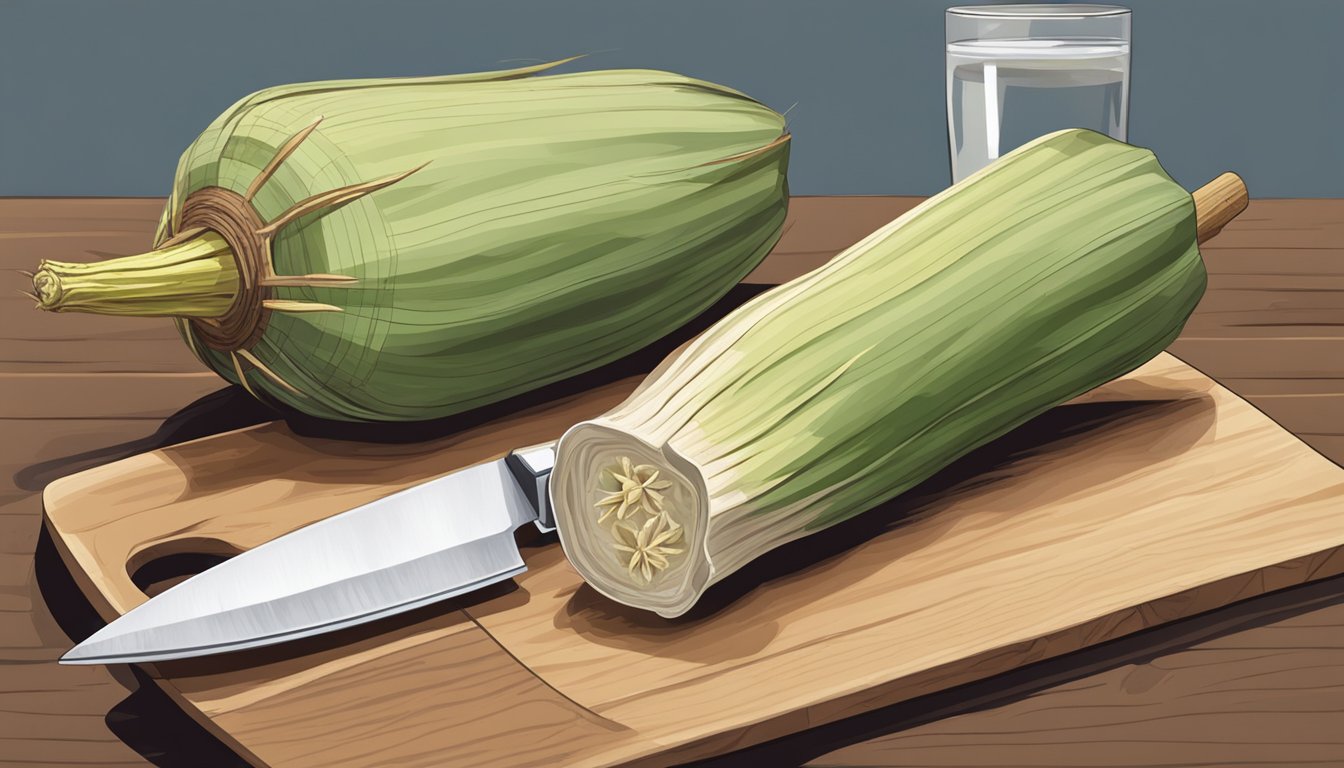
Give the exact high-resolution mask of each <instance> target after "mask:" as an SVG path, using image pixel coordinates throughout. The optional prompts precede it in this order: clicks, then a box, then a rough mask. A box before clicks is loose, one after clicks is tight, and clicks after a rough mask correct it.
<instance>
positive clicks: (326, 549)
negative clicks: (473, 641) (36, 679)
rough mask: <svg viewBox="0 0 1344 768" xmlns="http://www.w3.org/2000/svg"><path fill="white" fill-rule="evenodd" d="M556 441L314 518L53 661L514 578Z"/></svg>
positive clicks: (231, 638) (183, 643) (284, 632)
mask: <svg viewBox="0 0 1344 768" xmlns="http://www.w3.org/2000/svg"><path fill="white" fill-rule="evenodd" d="M554 463H555V451H554V444H553V443H549V444H546V445H541V446H536V447H533V448H526V449H521V450H517V451H514V452H513V453H510V454H509V455H508V456H506V457H505V458H503V459H499V460H498V461H494V462H490V463H488V464H479V465H476V466H473V467H469V468H467V469H463V470H460V471H457V472H454V473H452V474H450V475H445V476H444V477H440V478H437V479H434V480H430V481H428V482H425V483H421V484H420V485H417V486H414V487H412V488H407V489H406V490H403V491H400V492H398V493H394V494H392V495H390V496H386V497H384V498H381V499H378V500H377V501H373V502H370V503H368V504H365V505H363V506H359V507H355V508H354V509H351V510H348V511H346V512H342V513H340V514H337V515H334V516H332V517H329V518H327V519H325V520H320V521H318V522H316V523H313V524H312V525H308V526H305V527H303V528H300V529H298V530H296V531H293V532H291V533H288V534H286V535H284V536H280V537H279V538H276V539H274V540H272V541H269V542H267V543H265V544H263V545H261V546H259V547H256V548H255V549H251V550H248V551H247V552H244V553H242V554H240V555H238V556H236V557H233V558H230V559H229V560H226V561H224V562H223V563H220V564H219V565H217V566H215V567H213V568H211V569H209V570H207V571H205V572H203V573H200V574H198V575H196V576H193V577H192V578H190V579H187V580H186V581H184V582H182V583H181V584H178V585H176V586H174V587H172V588H171V589H168V590H166V591H165V592H163V593H162V594H160V595H157V596H155V597H153V598H151V599H149V600H148V601H147V602H145V603H143V604H141V605H139V606H137V607H136V608H134V609H132V610H130V611H128V612H127V613H126V614H125V615H124V616H122V617H120V618H118V619H116V620H115V621H113V622H112V623H111V624H108V625H107V626H106V627H103V628H102V629H100V630H99V631H97V632H95V633H94V634H93V635H92V636H91V637H89V638H88V639H87V640H85V641H84V642H82V643H80V644H79V645H77V646H75V647H74V648H72V649H71V650H70V651H69V652H67V653H66V654H65V655H64V656H62V657H61V663H63V664H121V663H132V662H148V661H167V660H170V659H183V658H189V657H193V656H205V655H209V654H215V653H224V652H227V651H238V650H243V649H247V648H258V647H261V646H266V645H273V644H276V643H282V642H286V641H288V640H295V639H298V638H301V637H310V636H312V635H319V634H322V633H325V632H331V631H334V630H337V629H342V628H345V627H351V626H355V625H358V624H363V623H365V622H369V621H374V620H375V619H380V618H383V617H385V616H392V615H395V614H398V613H402V612H404V611H409V610H411V609H413V608H419V607H421V606H424V605H429V604H431V603H434V602H437V601H440V600H446V599H448V598H450V597H455V596H458V595H462V594H465V593H467V592H471V591H473V590H476V589H480V588H481V587H484V586H487V585H489V584H494V583H496V582H499V581H503V580H505V579H509V578H512V577H514V576H516V575H518V574H520V573H522V572H523V571H525V570H527V566H525V565H524V564H523V558H522V556H521V555H520V554H519V553H518V546H517V544H516V543H515V542H514V538H513V532H514V531H515V530H516V529H518V528H519V527H521V526H524V525H527V524H528V523H532V524H534V525H536V526H537V528H539V529H540V530H542V531H543V532H550V531H553V530H555V523H554V517H553V516H552V514H551V508H550V501H549V497H548V494H547V487H548V481H549V479H550V474H551V467H552V466H553V465H554Z"/></svg>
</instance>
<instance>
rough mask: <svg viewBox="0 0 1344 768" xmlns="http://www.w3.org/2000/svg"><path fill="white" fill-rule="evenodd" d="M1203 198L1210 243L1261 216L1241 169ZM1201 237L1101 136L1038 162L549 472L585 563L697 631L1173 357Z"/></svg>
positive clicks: (608, 582) (757, 306)
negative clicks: (749, 586) (702, 603)
mask: <svg viewBox="0 0 1344 768" xmlns="http://www.w3.org/2000/svg"><path fill="white" fill-rule="evenodd" d="M1196 196H1197V198H1200V197H1201V196H1202V199H1203V202H1201V203H1200V209H1201V210H1200V213H1201V216H1200V221H1199V232H1198V234H1199V236H1200V238H1201V239H1203V238H1204V237H1205V236H1211V234H1212V233H1214V232H1216V231H1217V229H1219V228H1220V227H1221V225H1222V223H1223V222H1225V221H1226V220H1228V219H1230V218H1231V217H1232V216H1235V215H1236V213H1237V212H1239V211H1240V210H1241V208H1242V207H1244V205H1245V188H1244V186H1242V185H1241V182H1240V179H1237V178H1236V177H1235V176H1232V175H1231V174H1226V175H1224V176H1223V177H1220V178H1219V179H1218V180H1216V181H1215V182H1214V183H1213V184H1211V185H1209V187H1206V188H1205V189H1204V190H1201V192H1199V193H1196ZM1206 212H1207V214H1208V215H1207V216H1206V215H1205V213H1206ZM1196 225H1197V222H1196V203H1195V202H1192V198H1191V196H1190V195H1189V194H1187V193H1186V192H1185V191H1184V190H1183V189H1181V188H1180V187H1179V186H1177V185H1176V184H1175V183H1174V182H1173V181H1172V180H1171V179H1170V178H1168V177H1167V175H1166V174H1165V173H1164V172H1163V171H1162V168H1161V167H1160V166H1159V165H1158V163H1157V160H1156V159H1155V158H1154V156H1153V154H1152V153H1151V152H1149V151H1147V150H1143V149H1139V148H1135V147H1131V146H1128V145H1126V144H1123V143H1120V142H1116V141H1112V140H1110V139H1108V138H1106V137H1104V136H1102V135H1100V134H1097V133H1093V132H1090V131H1082V130H1070V131H1064V132H1061V133H1056V134H1052V135H1049V136H1046V137H1043V138H1041V139H1038V140H1037V141H1035V142H1033V143H1031V144H1029V145H1027V146H1024V147H1022V148H1020V149H1018V150H1017V151H1015V152H1013V153H1011V154H1009V155H1007V156H1005V157H1004V158H1002V159H1001V160H999V161H998V162H996V163H994V164H993V165H992V166H990V167H989V168H987V169H985V170H984V171H982V172H980V173H979V174H977V175H975V176H973V177H971V178H970V179H967V180H966V181H964V182H962V183H960V184H958V185H957V186H955V187H953V188H951V189H949V190H948V191H946V192H944V193H942V194H940V195H938V196H937V197H934V198H932V199H930V200H929V201H927V202H925V203H924V204H923V205H921V206H919V207H918V208H916V209H915V210H913V211H911V212H909V213H908V214H906V215H904V216H902V217H900V218H899V219H897V220H895V221H893V222H892V223H890V224H888V225H887V226H885V227H883V228H882V229H880V230H878V231H877V232H875V233H873V234H872V235H870V236H869V237H867V238H865V239H864V240H863V241H862V242H860V243H858V244H856V245H855V246H853V247H852V248H850V249H848V250H847V251H845V252H844V253H842V254H841V255H839V256H838V257H836V258H835V259H834V260H833V261H832V262H830V263H829V264H827V265H826V266H824V267H822V268H820V269H818V270H816V271H814V272H812V273H810V274H807V275H804V276H803V277H801V278H799V279H797V280H794V281H792V282H790V283H788V284H785V285H783V286H780V287H779V288H776V289H774V290H772V291H770V292H769V293H766V294H763V295H761V296H760V297H758V298H756V299H755V300H753V301H751V302H750V303H748V304H746V305H744V306H742V307H741V308H739V309H738V310H736V311H735V312H733V313H732V314H731V315H729V316H728V317H726V318H724V319H723V320H722V321H721V322H719V323H718V324H716V325H715V326H714V327H713V328H711V329H710V330H709V331H707V332H706V333H705V334H703V335H702V336H701V337H700V338H698V339H697V340H696V341H695V342H694V343H693V344H691V345H690V346H689V347H688V348H687V349H686V350H685V352H684V353H682V354H681V355H679V356H677V357H675V358H671V359H669V360H667V361H665V362H664V363H663V365H662V366H661V367H659V368H658V369H657V370H656V371H655V372H654V373H653V374H651V375H650V376H649V377H648V379H647V380H646V381H645V382H644V383H643V385H642V386H641V388H640V389H639V390H637V391H636V392H635V393H634V394H633V395H631V397H630V398H629V399H628V400H626V401H625V402H624V403H623V404H621V405H620V406H618V407H617V408H616V409H614V410H612V411H611V412H609V413H607V414H605V415H603V416H601V417H599V418H596V419H593V420H591V421H585V422H582V423H580V424H578V425H575V426H574V427H573V428H571V429H570V430H569V431H568V432H567V433H566V434H565V435H564V437H563V438H562V439H561V441H560V443H559V447H558V453H557V460H556V466H555V471H554V473H553V475H552V477H551V494H552V500H553V504H554V507H555V511H556V515H557V518H558V520H559V531H560V537H561V541H562V543H563V544H564V548H565V552H566V554H567V555H568V557H569V559H570V561H571V562H572V563H573V564H574V566H575V567H576V568H577V569H578V570H579V572H580V573H581V574H582V575H583V577H584V578H585V579H586V580H587V581H588V582H589V583H590V584H592V585H593V586H594V587H595V588H596V589H598V590H599V591H600V592H602V593H603V594H606V595H608V596H609V597H611V598H614V599H615V600H618V601H620V602H622V603H626V604H629V605H633V606H637V607H640V608H645V609H649V610H652V611H656V612H658V613H659V614H661V615H663V616H667V617H672V616H677V615H680V614H682V613H684V612H685V611H687V610H688V609H689V608H690V607H691V606H692V605H694V604H695V602H696V600H697V599H699V597H700V596H701V595H702V594H703V593H704V591H705V590H706V589H707V588H708V587H709V586H710V585H712V584H714V583H715V582H717V581H719V580H720V579H722V578H724V577H725V576H727V575H728V574H731V573H733V572H734V571H736V570H738V569H739V568H741V567H742V566H744V565H746V564H747V563H748V562H750V561H751V560H753V559H754V558H756V557H758V556H760V555H761V554H763V553H765V552H767V551H769V550H770V549H773V548H774V547H777V546H779V545H781V544H783V543H785V542H788V541H791V540H794V539H797V538H799V537H802V536H806V535H807V534H809V533H812V532H815V531H817V530H820V529H822V528H826V527H828V526H830V525H832V524H834V523H837V522H839V521H841V520H844V519H846V518H849V517H851V516H853V515H856V514H858V513H860V512H863V511H864V510H867V509H870V508H872V507H874V506H876V505H877V504H879V503H881V502H883V501H885V500H887V499H890V498H892V497H893V496H896V495H897V494H899V493H901V492H903V491H905V490H907V489H909V488H911V487H913V486H914V485H916V484H917V483H919V482H920V481H922V480H924V479H925V478H927V477H929V476H930V475H932V474H933V473H934V472H936V471H937V470H939V469H940V468H942V467H944V466H945V465H947V464H948V463H950V462H952V461H953V460H954V459H956V458H957V457H959V456H961V455H963V454H965V453H967V452H968V451H970V450H972V449H974V448H976V447H977V446H979V445H981V444H983V443H985V442H988V441H990V440H992V439H994V438H995V437H997V436H999V435H1002V434H1003V433H1005V432H1007V431H1008V430H1010V429H1012V428H1014V427H1016V426H1018V425H1020V424H1022V423H1023V422H1025V421H1027V420H1028V419H1030V418H1032V417H1033V416H1035V415H1037V414H1039V413H1041V412H1042V411H1044V410H1046V409H1048V408H1050V407H1051V406H1053V405H1055V404H1057V403H1061V402H1063V401H1066V400H1068V399H1070V398H1072V397H1074V396H1075V395H1078V394H1080V393H1082V392H1085V391H1087V390H1089V389H1091V388H1093V387H1096V386H1098V385H1100V384H1102V383H1104V382H1106V381H1108V380H1109V379H1112V378H1114V377H1116V376H1119V375H1121V374H1124V373H1126V372H1128V371H1131V370H1133V369H1134V368H1137V367H1138V366H1139V365H1141V364H1142V363H1144V362H1145V361H1147V360H1149V359H1150V358H1152V357H1153V356H1155V355H1156V354H1157V353H1158V352H1160V351H1161V350H1162V349H1163V348H1165V347H1166V346H1167V345H1168V344H1169V343H1170V342H1171V341H1172V340H1173V339H1174V338H1175V337H1176V335H1177V334H1178V333H1179V331H1180V329H1181V327H1182V326H1183V325H1184V323H1185V320H1186V318H1187V317H1188V316H1189V314H1190V312H1191V310H1193V309H1194V307H1195V304H1196V303H1197V302H1198V301H1199V298H1200V296H1201V295H1202V293H1203V291H1204V285H1205V272H1204V266H1203V263H1202V261H1201V259H1200V255H1199V251H1198V249H1197V247H1196V240H1197V226H1196Z"/></svg>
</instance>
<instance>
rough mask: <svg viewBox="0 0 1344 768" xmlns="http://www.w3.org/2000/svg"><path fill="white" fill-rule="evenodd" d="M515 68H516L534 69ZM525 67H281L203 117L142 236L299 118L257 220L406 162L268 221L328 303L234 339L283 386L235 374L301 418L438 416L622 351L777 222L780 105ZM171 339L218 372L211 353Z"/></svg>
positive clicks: (282, 136)
mask: <svg viewBox="0 0 1344 768" xmlns="http://www.w3.org/2000/svg"><path fill="white" fill-rule="evenodd" d="M533 69H538V68H533ZM527 73H528V72H526V71H521V72H520V71H513V72H506V73H487V74H484V75H469V76H454V77H446V78H419V79H414V80H367V81H343V82H339V83H312V84H306V85H301V86H283V87H280V88H274V89H269V90H266V91H261V92H259V93H257V94H253V95H251V96H249V97H247V98H246V99H243V100H242V101H240V102H239V103H238V104H237V105H235V106H234V107H232V108H231V109H230V110H228V111H227V112H225V113H224V114H223V115H221V116H220V117H219V118H218V119H217V120H216V121H215V122H214V123H212V124H211V125H210V126H209V127H208V128H207V129H206V130H205V132H204V133H202V134H201V136H200V137H199V138H198V139H197V140H196V141H195V142H194V143H193V144H192V145H191V146H190V147H189V148H188V149H187V151H186V152H185V154H184V155H183V157H182V160H181V162H180V164H179V167H178V171H177V175H176V180H175V185H174V189H173V194H172V197H171V198H170V200H169V204H168V208H167V210H166V211H165V217H164V221H163V223H162V224H161V227H160V239H163V238H165V237H166V236H167V235H168V233H169V232H171V231H172V230H173V229H174V227H173V226H170V220H171V218H172V217H175V216H177V215H178V213H177V211H179V210H180V206H181V202H182V201H183V200H185V199H186V197H187V196H188V195H189V194H190V193H192V192H194V191H196V190H199V189H202V188H206V187H223V188H225V189H228V190H232V191H234V192H237V193H239V194H242V193H244V192H245V190H246V189H247V188H248V185H249V184H251V183H252V181H253V179H254V178H255V177H256V176H257V174H258V173H259V172H260V171H261V169H262V168H263V167H265V166H266V164H267V163H268V162H269V161H270V160H271V158H272V157H273V156H274V155H275V154H276V151H277V149H278V148H279V147H280V146H281V145H283V144H284V143H285V142H286V141H287V140H288V139H289V138H290V137H291V136H293V135H295V134H296V133H297V132H299V131H300V130H301V129H303V128H304V127H306V126H308V125H310V124H311V123H313V121H314V120H315V119H317V118H318V117H319V116H320V117H322V121H321V123H320V124H319V125H318V127H317V129H316V130H315V131H314V132H313V133H312V134H311V135H310V136H309V137H308V138H307V139H306V140H305V141H303V142H302V143H301V144H300V145H299V146H298V149H297V151H295V152H294V154H293V155H291V156H290V157H289V158H288V159H287V160H285V162H284V163H283V164H282V165H281V166H280V167H279V170H278V171H277V172H276V174H275V175H274V176H273V177H272V178H271V179H270V180H269V181H268V182H267V183H266V184H265V185H264V186H263V187H261V189H260V191H259V192H258V194H257V195H256V197H255V198H254V200H253V205H254V207H255V209H256V210H257V213H258V214H259V215H260V217H261V218H262V219H263V220H264V221H273V220H275V219H276V217H278V216H280V215H281V214H282V213H283V212H284V211H285V210H286V209H288V208H290V207H291V206H293V205H294V204H295V203H297V202H299V201H301V200H303V199H304V198H307V197H309V196H311V195H314V194H318V193H321V192H325V191H327V190H331V189H336V188H339V187H344V186H347V185H351V184H357V183H360V182H366V181H371V180H376V179H380V178H384V177H388V176H392V175H395V174H399V173H402V172H405V171H408V170H411V169H413V168H416V167H418V166H421V165H422V164H424V163H426V162H428V165H427V166H425V167H424V168H422V169H421V170H419V171H417V172H415V173H413V174H412V175H410V176H409V177H407V178H405V179H403V180H401V181H399V182H397V183H395V184H393V185H391V186H389V187H386V188H383V189H380V190H377V191H376V192H373V193H372V194H369V195H367V196H365V197H362V198H360V199H358V200H356V201H354V202H352V203H349V204H346V205H344V206H340V207H337V208H333V209H328V210H323V211H319V212H316V213H311V214H308V215H307V216H304V217H302V218H300V219H298V220H296V221H294V222H292V223H290V224H288V225H286V226H285V227H284V228H283V229H281V230H280V231H279V233H278V234H277V235H276V238H275V240H274V243H273V246H272V251H273V262H274V267H275V271H276V273H277V274H280V275H296V274H297V275H301V274H309V273H333V274H338V275H349V276H353V277H356V278H358V279H359V282H358V284H357V285H356V286H354V287H322V288H314V287H275V288H271V289H270V290H271V296H272V298H276V299H289V300H297V301H308V302H317V303H321V304H330V305H334V306H337V307H340V308H341V309H342V310H343V312H339V313H337V312H307V313H293V314H289V313H283V312H271V313H270V315H269V318H268V321H267V325H266V328H265V332H264V335H263V336H262V338H261V339H260V341H259V342H258V343H256V344H255V346H253V347H252V348H251V350H250V351H251V353H252V354H253V355H255V356H256V357H257V358H258V359H259V360H260V361H261V362H262V363H263V364H264V365H265V366H266V367H267V368H269V369H270V370H271V371H274V372H275V374H277V375H278V376H279V377H280V378H281V379H283V380H284V381H286V382H287V383H289V384H290V385H292V386H293V387H295V388H297V389H298V390H300V391H301V392H302V393H303V396H297V395H294V394H292V393H290V392H287V391H286V390H285V389H284V388H283V387H281V386H279V385H277V384H275V383H273V382H272V381H271V380H270V379H269V378H268V377H266V376H264V375H262V373H261V372H260V371H253V370H249V371H248V373H247V378H248V383H249V384H250V386H251V387H252V388H253V389H254V390H259V391H264V392H265V394H266V395H268V396H269V397H272V398H274V399H276V400H279V401H281V402H283V403H285V404H286V405H289V406H291V407H293V408H296V409H299V410H301V411H304V412H306V413H309V414H311V415H314V416H318V417H323V418H330V419H340V420H351V421H357V420H364V421H413V420H422V419H431V418H438V417H443V416H447V415H451V414H453V413H457V412H460V411H463V410H467V409H470V408H473V407H476V406H481V405H485V404H488V403H491V402H495V401H498V400H501V399H504V398H506V397H509V396H511V395H514V394H518V393H521V392H525V391H528V390H531V389H535V388H537V387H539V386H542V385H544V384H547V383H550V382H553V381H557V380H559V379H562V378H566V377H569V376H572V375H575V374H578V373H581V372H583V371H586V370H590V369H592V368H595V367H597V366H600V365H602V364H604V363H607V362H610V361H612V360H615V359H617V358H620V357H622V356H624V355H627V354H629V353H631V352H633V351H635V350H637V349H639V348H640V347H643V346H645V345H647V344H649V343H650V342H652V341H654V340H656V339H658V338H660V337H661V336H664V335H666V334H667V333H669V332H670V331H672V330H674V329H675V328H677V327H678V326H680V325H682V324H684V323H685V322H687V321H688V320H690V319H691V318H693V317H695V316H696V315H697V314H699V313H700V312H702V311H703V310H704V309H706V308H707V307H709V306H710V305H711V304H713V303H714V301H715V300H717V299H718V298H720V297H721V296H722V295H723V294H724V293H726V292H727V291H728V289H729V288H731V287H732V286H733V285H735V284H736V283H737V282H738V281H739V280H741V278H742V277H744V276H745V275H746V274H747V273H748V272H750V271H751V270H752V268H753V267H755V266H756V264H758V263H759V262H760V260H761V259H762V258H763V257H764V256H765V254H766V253H767V252H768V251H769V250H770V248H771V247H772V246H773V244H774V243H775V241H776V240H777V239H778V237H779V234H780V230H781V227H782V225H783V222H784V217H785V212H786V207H787V200H788V192H787V185H786V180H785V174H786V167H787V161H788V142H787V141H783V142H779V143H778V145H777V146H774V147H772V148H770V149H768V150H766V151H764V152H760V153H757V154H753V155H750V156H748V157H744V158H741V159H731V158H734V156H736V155H740V154H744V153H750V152H753V151H754V150H760V149H761V148H762V147H766V146H767V145H770V144H771V143H772V142H776V141H777V140H779V139H780V137H781V136H782V135H784V134H785V126H784V120H783V117H782V116H780V115H779V114H777V113H775V112H774V111H772V110H770V109H768V108H767V107H764V106H762V105H761V104H759V103H757V102H755V101H752V100H751V99H749V98H747V97H746V96H744V95H742V94H740V93H737V92H736V91H732V90H729V89H727V88H723V87H721V86H717V85H714V84H711V83H706V82H702V81H698V80H693V79H690V78H686V77H682V76H679V75H674V74H669V73H664V72H653V71H634V70H631V71H600V72H583V73H577V74H569V75H551V76H545V77H536V78H527V79H517V78H518V76H519V75H520V74H527ZM193 341H195V342H196V343H194V344H193V346H194V348H195V349H197V350H198V352H199V353H201V354H202V355H203V359H204V361H205V362H206V363H207V364H208V365H210V367H211V368H213V369H214V370H216V371H217V372H219V373H220V375H222V376H224V377H225V378H227V379H229V380H230V381H235V382H236V381H237V376H236V374H235V372H234V366H233V362H232V360H231V358H230V356H229V354H228V353H226V352H218V351H214V350H210V349H208V348H206V346H205V345H204V344H202V343H200V341H199V339H196V340H193Z"/></svg>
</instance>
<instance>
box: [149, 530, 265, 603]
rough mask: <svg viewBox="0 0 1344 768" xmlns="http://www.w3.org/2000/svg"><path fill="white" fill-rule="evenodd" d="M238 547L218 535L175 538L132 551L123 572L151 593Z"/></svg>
mask: <svg viewBox="0 0 1344 768" xmlns="http://www.w3.org/2000/svg"><path fill="white" fill-rule="evenodd" d="M241 551H242V550H240V549H237V548H236V547H233V546H231V545H229V544H227V543H225V542H222V541H220V540H218V539H175V540H173V541H165V542H160V543H157V544H152V545H150V546H148V547H146V548H145V549H142V550H140V551H139V552H136V553H135V554H134V555H133V556H131V558H130V560H129V562H127V564H126V572H127V573H128V574H130V577H131V582H132V583H134V584H135V586H136V588H138V589H139V590H140V591H141V592H144V593H145V594H146V595H149V596H150V597H153V596H155V595H157V594H159V593H160V592H163V591H164V590H166V589H168V588H169V587H171V586H173V585H175V584H178V583H180V582H183V581H186V580H187V579H189V578H191V577H192V576H195V575H196V574H198V573H200V572H202V571H204V570H206V569H209V568H213V567H215V566H216V565H219V564H220V563H222V562H224V561H225V560H228V559H229V558H230V557H233V556H234V555H236V554H239V553H240V552H241Z"/></svg>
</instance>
